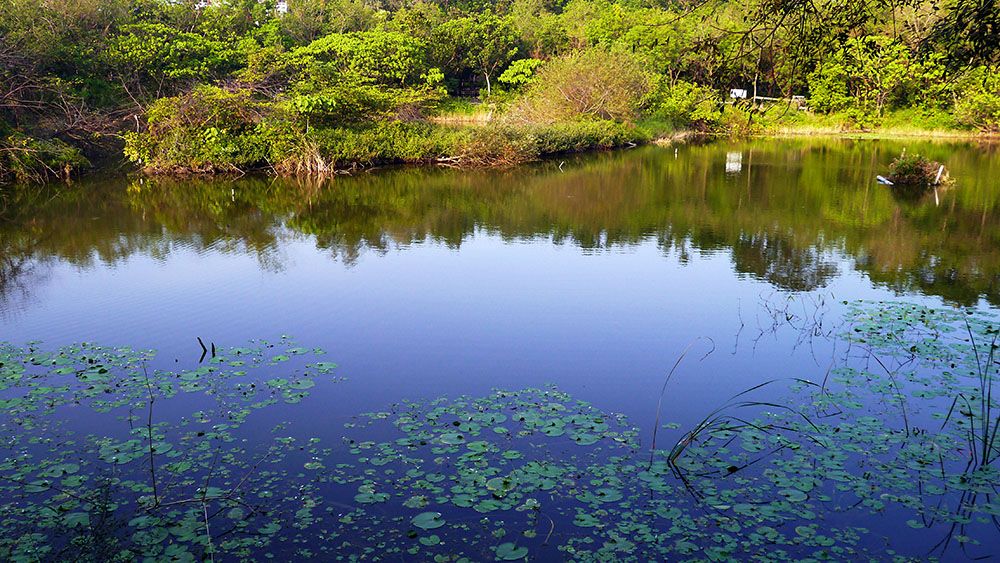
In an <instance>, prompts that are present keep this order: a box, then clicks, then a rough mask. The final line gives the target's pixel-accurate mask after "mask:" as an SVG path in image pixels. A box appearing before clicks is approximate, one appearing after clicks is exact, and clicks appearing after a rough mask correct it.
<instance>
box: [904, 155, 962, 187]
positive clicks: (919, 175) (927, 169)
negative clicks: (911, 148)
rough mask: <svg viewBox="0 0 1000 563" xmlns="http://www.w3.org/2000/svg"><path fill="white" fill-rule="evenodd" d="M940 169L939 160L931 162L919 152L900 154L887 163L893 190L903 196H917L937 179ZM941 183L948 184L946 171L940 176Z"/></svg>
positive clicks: (949, 179)
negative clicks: (908, 154)
mask: <svg viewBox="0 0 1000 563" xmlns="http://www.w3.org/2000/svg"><path fill="white" fill-rule="evenodd" d="M941 169H942V165H941V163H940V162H932V161H929V160H927V158H926V157H924V156H923V155H919V154H913V155H910V156H907V155H906V154H902V155H900V156H899V158H897V159H895V160H893V161H892V163H891V164H890V165H889V181H891V182H892V188H893V191H895V192H896V193H898V194H900V195H905V196H919V195H921V194H923V193H924V192H926V191H927V190H928V189H929V188H930V186H931V185H932V184H934V181H935V180H937V179H938V177H937V175H938V170H941ZM940 181H941V183H944V184H950V183H951V182H952V180H951V178H950V177H949V176H948V174H947V173H944V174H943V175H942V176H941V180H940Z"/></svg>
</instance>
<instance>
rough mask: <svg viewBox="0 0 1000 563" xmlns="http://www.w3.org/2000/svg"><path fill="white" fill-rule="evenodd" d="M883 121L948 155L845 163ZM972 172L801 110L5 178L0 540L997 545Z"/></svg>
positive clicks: (999, 466)
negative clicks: (555, 134)
mask: <svg viewBox="0 0 1000 563" xmlns="http://www.w3.org/2000/svg"><path fill="white" fill-rule="evenodd" d="M904 150H905V151H907V152H909V153H914V152H919V153H920V154H924V155H926V156H927V157H929V158H930V159H932V160H938V161H941V162H943V163H945V164H946V165H947V166H948V168H949V170H950V172H951V175H952V177H954V178H956V180H957V182H956V185H955V186H954V187H953V188H951V189H947V190H942V191H941V192H940V193H937V194H928V195H927V196H925V197H923V198H921V199H912V198H906V197H901V196H896V195H894V194H893V192H892V191H891V190H890V189H889V188H888V187H886V186H882V185H879V184H877V183H876V182H875V176H876V175H878V174H885V172H886V170H887V166H888V164H889V163H890V162H891V161H892V159H893V158H894V157H896V156H898V155H899V154H900V153H902V152H903V151H904ZM998 178H1000V152H998V150H997V147H996V146H993V145H978V144H973V143H930V142H924V141H905V142H904V141H872V140H837V139H822V138H817V139H792V140H774V139H771V140H754V141H747V142H728V141H725V142H723V141H720V142H714V143H709V144H691V145H686V146H678V147H639V148H635V149H630V150H623V151H616V152H608V153H601V154H589V155H580V156H567V157H565V158H563V159H556V160H549V161H544V162H540V163H536V164H533V165H531V166H526V167H522V168H518V169H513V170H500V171H497V170H488V171H478V170H474V171H469V170H464V171H463V170H452V169H431V168H386V169H376V170H371V171H367V172H361V173H357V174H354V175H345V176H338V177H335V178H332V179H329V180H326V181H318V180H304V179H302V180H288V179H275V178H266V177H245V178H239V179H225V180H221V179H216V180H205V179H187V180H166V179H149V178H146V179H141V178H137V177H136V178H127V179H123V178H120V177H114V178H98V179H90V180H86V181H83V182H79V183H77V184H73V185H51V186H48V187H45V188H44V189H37V188H35V189H7V190H6V191H4V192H0V342H6V344H2V345H0V424H2V426H0V433H2V439H3V442H2V444H3V447H4V454H5V455H4V456H3V458H4V461H3V462H0V526H2V529H3V535H2V539H0V559H3V560H10V561H65V560H75V561H219V562H222V561H265V560H270V559H273V558H284V559H285V560H298V559H304V558H306V557H317V558H319V560H322V561H327V560H330V561H332V560H345V561H379V560H393V561H456V562H458V561H495V560H502V561H518V560H522V561H650V560H661V561H662V560H670V561H688V560H690V561H730V560H738V561H746V560H760V561H775V560H788V561H808V560H818V561H821V560H834V561H842V560H847V559H851V560H853V559H871V560H876V561H881V560H914V561H924V560H928V559H934V558H939V559H941V560H949V561H950V560H963V559H966V558H970V559H971V558H990V557H997V556H1000V554H998V553H997V550H996V546H997V545H1000V520H998V517H1000V502H998V501H997V497H996V496H994V495H996V494H997V491H996V490H995V489H996V487H997V484H998V483H1000V461H998V460H997V458H998V457H1000V442H998V441H997V440H996V436H997V433H996V429H997V428H998V426H1000V404H998V399H997V398H994V396H993V394H992V391H993V387H994V384H993V380H994V376H996V375H997V365H998V363H997V362H996V361H994V350H995V349H996V342H997V334H998V332H997V329H996V328H995V327H996V326H1000V318H998V317H994V316H993V314H994V312H995V311H996V309H997V307H998V306H1000V284H998V282H1000V277H998V276H1000V215H998V210H1000V182H998V181H997V179H998ZM996 391H997V397H1000V388H998V389H997V390H996Z"/></svg>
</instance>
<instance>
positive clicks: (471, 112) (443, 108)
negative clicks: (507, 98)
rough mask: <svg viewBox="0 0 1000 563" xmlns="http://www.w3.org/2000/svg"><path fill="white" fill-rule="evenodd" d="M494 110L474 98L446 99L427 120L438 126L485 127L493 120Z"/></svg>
mask: <svg viewBox="0 0 1000 563" xmlns="http://www.w3.org/2000/svg"><path fill="white" fill-rule="evenodd" d="M495 109H496V107H495V106H494V105H492V104H484V103H482V102H480V101H479V100H478V99H475V98H448V99H446V100H444V101H443V102H441V103H440V104H439V105H438V106H437V108H436V109H435V111H434V113H433V114H432V115H430V116H429V119H430V121H431V122H432V123H437V124H440V125H470V124H471V125H485V124H487V123H489V122H490V120H491V119H492V118H493V115H494V113H495V111H494V110H495Z"/></svg>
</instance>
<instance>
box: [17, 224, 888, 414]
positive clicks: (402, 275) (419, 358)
mask: <svg viewBox="0 0 1000 563" xmlns="http://www.w3.org/2000/svg"><path fill="white" fill-rule="evenodd" d="M280 252H282V253H283V255H284V260H283V262H284V263H285V264H286V267H285V268H284V269H282V270H281V271H277V272H274V271H268V270H265V269H262V267H261V264H260V262H259V261H258V260H257V258H256V257H254V256H251V255H240V254H233V253H228V254H222V253H218V252H216V251H214V250H207V251H204V252H202V253H201V254H199V253H196V252H194V251H192V250H190V249H177V250H176V251H174V252H171V253H170V254H169V255H168V256H167V258H166V259H165V260H162V259H158V258H157V259H153V258H150V257H146V256H139V255H133V256H132V257H130V258H128V259H127V260H125V261H124V262H122V263H119V264H118V265H117V266H116V267H114V268H106V267H103V266H97V267H94V268H92V269H86V270H78V269H75V268H73V267H70V266H63V265H60V266H56V267H55V269H54V270H53V272H52V276H51V279H50V280H49V282H48V283H46V284H43V285H42V286H40V287H38V288H37V290H36V292H35V300H34V304H33V305H32V306H29V307H28V308H26V309H25V310H24V311H22V312H20V313H18V314H17V315H14V316H12V317H11V318H7V319H4V320H3V321H0V322H3V323H4V324H3V325H0V326H2V334H3V337H2V339H6V340H10V341H13V342H15V343H23V342H25V341H28V340H44V341H45V342H46V344H47V345H49V346H53V347H55V346H58V345H61V344H68V343H71V342H79V341H96V342H98V343H101V344H105V345H131V346H133V347H136V348H155V349H158V350H160V352H161V353H160V358H161V360H163V361H169V362H170V363H171V364H173V360H174V359H175V358H178V359H180V360H182V363H183V362H196V361H197V358H198V356H199V355H200V353H201V349H200V347H199V345H198V344H197V341H196V337H199V336H200V337H201V338H202V339H204V340H205V342H206V343H209V342H214V343H216V345H217V346H219V347H226V346H238V345H242V344H243V343H245V342H246V341H247V340H248V339H251V338H269V339H277V338H278V337H279V336H280V335H281V334H290V335H293V336H295V337H296V338H297V339H298V341H299V342H300V343H301V344H303V345H307V346H319V347H322V348H324V349H325V350H327V351H328V352H329V354H328V357H327V359H329V360H331V361H336V362H338V363H339V364H340V365H341V369H340V370H339V373H338V375H339V376H343V377H347V378H348V379H349V380H348V382H347V383H345V384H338V386H337V387H336V394H337V396H335V397H325V398H324V399H323V400H321V401H314V402H312V403H310V402H308V401H307V402H306V403H303V405H302V408H309V406H310V405H312V406H313V407H315V408H316V409H317V413H316V417H315V418H314V423H315V424H318V425H319V424H322V423H323V421H324V420H325V419H324V417H328V416H333V414H332V413H338V415H343V414H344V413H345V412H358V411H363V410H373V409H379V408H381V407H383V406H384V405H386V404H388V403H391V402H395V401H399V400H401V399H404V398H418V397H436V396H439V395H442V394H445V393H447V394H450V395H453V396H454V395H458V394H463V393H464V394H471V395H480V394H483V393H485V392H487V391H488V390H489V389H491V388H493V387H505V388H520V387H525V386H538V385H541V384H543V383H556V384H558V385H559V387H560V388H561V389H563V390H565V391H568V392H570V393H572V394H574V395H576V396H577V397H578V398H580V399H582V400H587V401H591V402H593V403H594V404H595V406H597V407H599V408H601V409H602V410H610V411H618V412H625V413H627V414H629V415H631V416H632V417H633V418H632V420H633V422H634V423H635V424H637V425H639V426H641V427H643V428H644V429H647V430H648V429H649V427H650V426H651V424H652V418H653V416H654V414H655V408H656V396H657V394H658V393H659V389H660V387H661V385H662V383H663V378H664V377H665V375H666V374H667V372H668V371H669V370H670V367H671V366H672V365H673V363H674V361H675V360H676V359H677V357H678V356H679V354H680V353H681V352H682V351H683V350H684V348H685V347H686V346H687V345H688V344H689V343H690V342H691V341H693V340H694V339H696V338H697V337H699V336H707V337H710V338H711V339H713V340H714V341H715V344H716V351H715V353H714V354H713V355H711V356H709V357H708V358H707V359H705V360H704V361H701V362H699V361H698V358H700V357H701V356H702V355H703V354H704V351H705V350H706V349H707V348H708V345H707V344H706V343H704V342H701V343H699V344H697V345H695V347H694V348H693V349H692V351H691V353H690V354H689V355H688V357H687V358H686V359H685V361H684V363H683V364H682V365H681V367H680V368H679V369H678V371H677V373H675V375H674V378H673V379H672V381H671V383H670V386H669V387H668V389H669V393H668V396H667V398H666V399H665V401H664V409H665V410H664V414H663V419H664V421H666V420H677V421H680V422H689V421H691V420H694V419H697V418H699V417H700V416H703V415H704V414H706V412H707V411H708V410H711V408H713V407H714V406H716V405H718V404H719V403H721V402H722V401H724V400H725V399H726V398H728V397H730V396H732V395H733V394H735V393H737V392H739V391H741V390H743V389H745V388H747V387H749V386H751V385H753V384H755V383H758V382H760V381H763V380H767V379H771V378H774V377H781V376H784V377H791V376H795V377H806V378H810V379H821V378H822V377H823V374H824V373H825V370H826V368H827V367H828V362H829V357H830V356H829V351H828V350H826V351H825V350H824V349H822V346H823V345H822V343H819V345H820V349H818V351H817V352H816V357H817V358H821V357H822V356H823V353H824V351H825V353H826V362H827V363H824V362H823V360H822V359H814V358H813V353H811V350H809V349H808V346H800V347H799V348H798V350H797V352H796V353H795V354H794V355H791V357H790V350H791V348H792V344H793V343H794V337H795V335H794V334H792V333H791V332H790V331H784V332H780V333H779V336H778V338H776V337H774V336H772V335H765V336H764V337H762V338H757V336H759V334H760V329H761V328H764V329H766V328H767V327H768V326H770V320H769V319H767V318H765V317H761V315H762V313H761V312H760V311H759V309H758V303H759V301H760V299H761V296H771V299H772V301H775V302H782V301H783V300H784V299H785V294H780V293H775V292H774V290H773V289H772V288H771V286H769V285H768V284H766V283H763V282H760V281H755V280H752V279H747V278H746V277H745V276H737V275H736V274H735V273H734V269H733V265H732V257H731V255H730V254H729V253H727V252H721V253H715V254H703V253H698V252H693V253H690V256H689V258H688V261H687V262H686V265H684V266H682V265H681V264H680V261H679V259H678V257H677V256H676V252H675V251H671V252H670V253H668V254H667V255H666V256H665V255H664V253H663V250H662V249H660V248H658V247H657V245H656V243H655V241H653V240H650V241H647V242H645V243H643V244H641V245H638V246H636V247H630V248H627V249H624V250H621V249H613V250H608V251H597V252H595V251H589V252H583V251H581V250H580V249H579V248H578V247H576V246H574V245H570V244H553V243H552V242H551V241H550V240H545V239H540V240H536V241H518V242H512V243H508V242H504V241H502V240H501V239H500V238H499V237H497V236H495V235H491V234H487V233H486V232H484V231H477V232H476V234H475V235H474V236H472V237H470V238H469V240H468V241H467V242H465V243H463V245H462V247H461V249H460V250H456V249H453V248H448V247H447V246H445V245H443V244H438V243H430V242H427V243H421V244H413V245H410V246H408V247H407V248H406V249H405V250H401V251H390V252H388V253H385V254H380V253H375V252H368V253H365V254H363V255H362V256H361V257H360V258H359V259H358V260H357V262H356V263H355V264H354V265H353V266H352V267H350V268H345V267H344V265H343V264H341V263H339V262H337V261H336V260H334V259H332V258H331V257H330V255H329V254H328V253H326V252H324V251H320V250H317V249H316V248H315V245H314V244H313V242H312V241H311V240H310V239H308V238H302V239H299V240H291V241H287V242H285V243H284V246H283V247H282V248H281V249H280ZM832 258H834V259H835V257H832ZM839 266H840V267H839V271H840V272H841V274H840V275H839V276H838V277H836V278H834V279H833V280H832V281H831V283H830V284H828V285H827V287H825V288H824V289H823V290H822V295H824V296H828V297H829V296H831V294H832V296H833V297H832V298H830V299H828V301H831V302H832V301H833V300H834V299H836V300H838V301H839V300H844V299H857V298H869V299H872V298H892V297H893V296H891V295H889V294H888V293H887V292H885V291H882V290H877V289H874V288H873V287H872V286H871V284H869V283H868V282H867V280H865V279H864V278H863V277H862V276H861V275H859V274H856V273H854V272H853V271H852V270H851V268H850V266H849V264H846V263H841V264H839ZM797 307H798V309H794V310H795V311H801V310H802V307H801V305H797ZM741 319H742V321H743V323H744V325H745V326H744V328H743V331H742V332H741V333H740V341H739V346H738V347H736V340H735V338H736V334H737V331H738V330H739V329H740V322H741ZM734 348H735V354H734ZM819 364H822V366H820V365H819ZM335 406H336V407H339V408H331V407H335Z"/></svg>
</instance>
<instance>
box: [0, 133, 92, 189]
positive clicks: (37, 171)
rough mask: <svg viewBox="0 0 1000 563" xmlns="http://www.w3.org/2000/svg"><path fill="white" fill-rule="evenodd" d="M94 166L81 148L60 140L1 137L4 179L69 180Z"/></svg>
mask: <svg viewBox="0 0 1000 563" xmlns="http://www.w3.org/2000/svg"><path fill="white" fill-rule="evenodd" d="M89 165H90V163H89V162H88V161H87V159H86V158H84V157H83V154H82V153H81V152H80V149H78V148H75V147H71V146H69V145H67V144H66V143H64V142H62V141H61V140H59V139H35V138H32V137H29V136H27V135H24V134H22V133H17V132H15V133H12V134H10V135H7V136H6V137H2V138H0V180H6V179H8V178H13V179H15V180H17V181H19V182H29V181H30V182H39V181H43V180H45V179H47V178H50V177H56V178H69V176H70V174H72V173H73V172H74V171H76V170H78V169H80V168H82V167H85V166H89Z"/></svg>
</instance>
